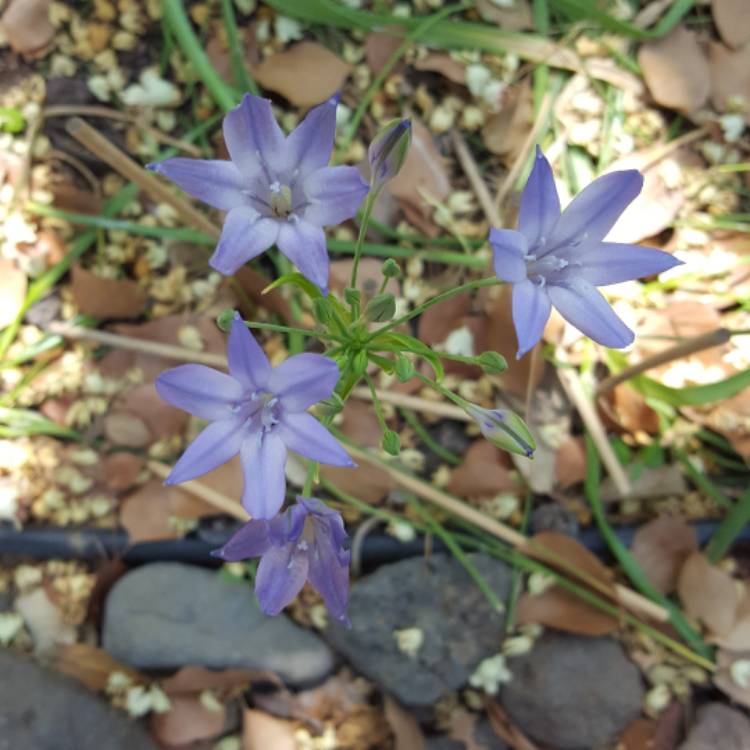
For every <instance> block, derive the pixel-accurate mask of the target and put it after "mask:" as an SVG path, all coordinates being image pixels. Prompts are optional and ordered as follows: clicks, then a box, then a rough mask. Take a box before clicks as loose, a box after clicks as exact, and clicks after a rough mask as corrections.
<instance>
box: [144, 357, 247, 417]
mask: <svg viewBox="0 0 750 750" xmlns="http://www.w3.org/2000/svg"><path fill="white" fill-rule="evenodd" d="M155 385H156V391H157V393H158V394H159V395H160V396H161V397H162V398H163V399H164V400H165V401H166V402H167V403H170V404H172V406H176V407H177V408H178V409H182V410H183V411H186V412H189V413H190V414H194V415H195V416H196V417H200V418H201V419H209V420H212V421H215V420H217V419H224V418H228V417H231V415H232V403H233V402H235V401H237V400H238V399H239V398H240V397H241V396H242V386H241V385H240V384H239V383H238V382H237V381H236V380H235V379H234V378H233V377H231V376H229V375H226V374H225V373H223V372H219V371H218V370H213V369H211V368H210V367H206V366H205V365H180V366H179V367H173V368H172V369H171V370H167V371H166V372H163V373H161V375H159V377H157V378H156V384H155Z"/></svg>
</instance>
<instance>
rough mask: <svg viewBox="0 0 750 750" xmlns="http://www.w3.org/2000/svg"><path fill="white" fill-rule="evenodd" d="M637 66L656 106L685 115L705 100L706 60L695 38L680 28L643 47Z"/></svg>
mask: <svg viewBox="0 0 750 750" xmlns="http://www.w3.org/2000/svg"><path fill="white" fill-rule="evenodd" d="M638 63H639V65H640V66H641V68H642V70H643V76H644V78H645V80H646V85H647V86H648V89H649V91H650V92H651V96H653V97H654V100H655V101H656V102H657V104H661V105H662V106H664V107H669V108H670V109H676V110H678V111H680V112H685V113H688V114H689V113H690V112H694V111H695V110H697V109H700V108H701V107H702V106H703V105H704V104H705V103H706V101H707V100H708V95H709V93H710V91H711V77H710V74H709V70H708V60H707V58H706V55H705V53H704V52H703V48H702V47H701V45H700V43H699V41H698V37H697V35H696V34H695V33H694V32H692V31H688V30H687V29H686V28H685V27H684V26H676V27H675V28H674V29H673V30H672V31H670V32H669V34H667V35H665V36H663V37H661V38H660V39H657V40H655V41H652V42H646V43H645V44H643V45H642V46H641V48H640V50H638Z"/></svg>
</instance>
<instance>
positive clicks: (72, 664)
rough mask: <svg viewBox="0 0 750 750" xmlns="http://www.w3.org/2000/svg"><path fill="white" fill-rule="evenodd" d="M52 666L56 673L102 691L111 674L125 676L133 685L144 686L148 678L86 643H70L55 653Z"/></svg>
mask: <svg viewBox="0 0 750 750" xmlns="http://www.w3.org/2000/svg"><path fill="white" fill-rule="evenodd" d="M52 666H53V668H54V669H56V670H57V671H58V672H62V673H63V674H66V675H68V676H69V677H75V678H76V679H77V680H80V681H81V682H82V683H83V684H84V685H86V687H87V688H90V689H91V690H96V691H99V692H102V691H104V689H105V688H106V687H107V684H108V682H109V678H110V675H111V674H112V673H113V672H120V673H121V674H125V675H127V676H128V677H129V678H130V679H131V680H132V681H133V683H134V684H139V685H146V684H148V682H149V678H148V677H146V676H145V675H143V674H141V673H140V672H138V670H136V669H133V668H132V667H129V666H127V665H126V664H121V663H120V662H119V661H117V660H116V659H113V658H112V657H111V656H110V655H109V654H108V653H107V652H106V651H104V650H102V649H100V648H97V647H96V646H91V645H89V644H88V643H71V644H69V645H67V646H63V647H62V648H60V649H59V650H58V651H57V652H56V653H55V657H54V660H53V662H52Z"/></svg>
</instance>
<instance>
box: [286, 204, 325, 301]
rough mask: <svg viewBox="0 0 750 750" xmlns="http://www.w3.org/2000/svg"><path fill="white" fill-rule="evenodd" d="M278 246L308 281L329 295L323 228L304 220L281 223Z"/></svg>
mask: <svg viewBox="0 0 750 750" xmlns="http://www.w3.org/2000/svg"><path fill="white" fill-rule="evenodd" d="M276 244H277V245H278V248H279V250H281V252H282V253H284V255H286V257H287V258H289V260H291V261H292V263H294V265H295V266H297V268H299V270H300V273H301V274H302V275H303V276H304V277H305V278H306V279H309V280H310V281H312V283H313V284H315V285H316V286H318V287H320V290H321V292H323V294H325V295H327V294H328V249H327V248H326V236H325V232H323V229H322V228H321V227H319V226H316V225H315V224H310V222H308V221H304V220H303V219H296V220H293V221H284V222H280V229H279V236H278V239H277V240H276Z"/></svg>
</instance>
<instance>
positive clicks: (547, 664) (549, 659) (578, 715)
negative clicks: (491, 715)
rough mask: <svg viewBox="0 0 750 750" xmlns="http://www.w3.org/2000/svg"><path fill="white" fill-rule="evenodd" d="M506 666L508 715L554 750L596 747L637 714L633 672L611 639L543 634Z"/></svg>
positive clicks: (639, 690) (639, 689)
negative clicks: (528, 650)
mask: <svg viewBox="0 0 750 750" xmlns="http://www.w3.org/2000/svg"><path fill="white" fill-rule="evenodd" d="M508 667H509V668H510V670H511V672H512V673H513V679H512V681H511V682H509V683H508V684H506V685H505V686H504V687H503V690H502V693H501V695H500V701H501V703H502V705H503V707H504V708H505V710H506V712H507V713H508V716H509V718H510V719H511V720H512V721H513V722H514V723H515V724H517V725H518V726H519V727H520V729H521V730H522V731H524V732H525V733H526V734H527V735H528V736H529V737H530V738H532V739H534V740H537V741H538V742H542V743H545V744H549V745H552V746H553V747H555V748H559V749H560V750H579V749H582V748H587V749H588V748H592V749H596V750H598V749H599V748H601V747H603V746H604V745H606V744H607V742H609V741H610V740H612V739H613V738H615V737H617V736H619V734H620V732H621V731H622V730H623V729H624V728H625V727H626V726H627V725H628V724H629V723H630V721H632V720H633V719H634V718H636V717H637V716H638V715H639V714H640V711H641V701H642V698H643V686H642V684H641V679H640V676H639V674H638V670H637V669H636V667H635V666H634V665H633V664H632V663H631V662H630V661H629V660H628V659H627V657H626V656H625V653H624V651H623V649H622V647H621V646H620V644H618V643H617V642H616V641H615V640H613V639H612V638H585V637H582V636H575V635H567V634H564V633H554V632H548V633H545V634H544V635H543V636H542V637H541V638H540V639H539V640H538V641H537V642H536V643H535V644H534V648H533V649H532V650H531V652H529V653H528V654H524V655H523V656H519V657H517V658H515V659H511V660H509V662H508Z"/></svg>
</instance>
